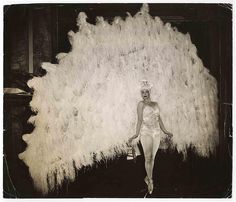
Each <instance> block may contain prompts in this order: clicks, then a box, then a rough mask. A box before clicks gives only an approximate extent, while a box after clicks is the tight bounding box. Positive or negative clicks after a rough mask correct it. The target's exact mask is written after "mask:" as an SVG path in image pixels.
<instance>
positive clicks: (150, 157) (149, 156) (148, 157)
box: [145, 155, 153, 163]
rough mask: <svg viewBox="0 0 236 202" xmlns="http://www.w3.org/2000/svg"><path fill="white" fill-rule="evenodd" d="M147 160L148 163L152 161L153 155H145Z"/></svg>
mask: <svg viewBox="0 0 236 202" xmlns="http://www.w3.org/2000/svg"><path fill="white" fill-rule="evenodd" d="M145 162H146V163H152V162H153V157H152V155H148V156H145Z"/></svg>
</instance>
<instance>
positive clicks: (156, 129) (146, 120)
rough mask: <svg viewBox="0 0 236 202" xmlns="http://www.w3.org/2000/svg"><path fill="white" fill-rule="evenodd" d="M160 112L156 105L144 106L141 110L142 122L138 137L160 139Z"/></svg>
mask: <svg viewBox="0 0 236 202" xmlns="http://www.w3.org/2000/svg"><path fill="white" fill-rule="evenodd" d="M159 115H160V110H159V107H158V105H154V106H149V105H146V106H144V109H143V121H142V125H141V129H140V135H141V136H146V135H150V136H152V137H153V138H154V137H157V136H158V137H159V138H160V125H159Z"/></svg>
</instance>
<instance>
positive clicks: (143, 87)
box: [141, 80, 153, 91]
mask: <svg viewBox="0 0 236 202" xmlns="http://www.w3.org/2000/svg"><path fill="white" fill-rule="evenodd" d="M152 87H153V85H152V84H151V83H150V82H149V81H148V80H142V81H141V90H149V91H150V90H151V89H152Z"/></svg>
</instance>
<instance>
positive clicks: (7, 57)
mask: <svg viewBox="0 0 236 202" xmlns="http://www.w3.org/2000/svg"><path fill="white" fill-rule="evenodd" d="M141 6H142V5H141V4H34V5H33V4H31V5H6V6H4V87H17V88H20V89H23V90H25V91H27V92H31V93H32V90H31V89H29V88H28V86H27V85H26V82H27V80H28V79H29V78H32V76H42V75H44V74H45V72H44V70H42V69H41V67H40V64H41V62H45V61H49V62H56V60H55V56H56V54H57V53H59V52H68V51H70V48H71V47H70V44H69V41H68V39H67V33H68V31H69V30H73V31H74V32H76V31H77V29H78V27H76V18H77V15H78V13H79V12H81V11H83V12H86V14H87V16H88V22H90V23H95V18H96V16H104V18H105V19H106V20H108V21H109V22H111V21H112V19H113V18H114V17H115V16H121V17H123V18H125V16H126V12H129V13H130V14H131V15H134V14H135V13H137V12H138V11H139V9H140V7H141ZM149 8H150V14H151V15H152V16H159V17H160V18H161V19H162V20H163V21H164V22H170V23H171V25H172V26H175V27H177V28H178V30H179V31H181V32H183V33H187V32H188V33H189V34H190V36H191V40H192V42H193V44H195V45H196V47H197V50H198V55H199V57H200V58H201V59H202V61H203V64H204V65H205V67H207V68H208V69H209V70H210V73H211V74H212V75H213V76H214V77H215V78H216V79H217V82H218V97H219V146H218V148H217V153H216V154H215V155H212V156H211V157H210V158H209V159H204V158H199V157H198V156H196V155H195V153H194V152H193V151H192V150H191V149H190V150H189V156H188V159H187V161H182V156H181V155H179V154H178V153H177V152H176V151H167V152H165V151H162V150H159V151H158V153H157V156H156V161H155V169H154V170H155V172H154V180H155V181H157V186H156V188H155V189H154V192H153V194H152V196H148V197H169V198H170V197H176V198H178V197H230V196H231V184H232V5H229V4H149ZM31 98H32V94H31V95H10V94H5V95H4V133H3V135H4V151H3V152H4V168H3V169H4V173H3V174H4V197H144V195H145V193H146V190H145V184H144V182H143V178H144V177H145V170H144V159H143V157H142V156H141V157H139V158H138V159H137V161H136V163H135V162H133V161H127V160H126V158H125V156H122V155H121V156H119V157H117V158H116V159H114V160H110V161H107V162H101V163H98V164H96V165H94V166H93V167H89V168H88V167H85V168H83V169H81V170H80V171H78V173H77V179H76V180H75V182H65V183H64V185H63V186H62V188H60V189H58V190H56V191H52V192H50V193H49V194H48V195H47V196H42V195H41V194H40V193H38V192H37V191H36V190H35V189H34V187H33V183H32V179H31V178H30V176H29V173H28V168H27V167H26V166H25V165H24V163H23V162H22V161H20V160H19V159H18V158H17V155H18V154H19V153H21V152H22V151H24V150H25V147H26V144H25V143H24V142H23V141H22V139H21V137H22V134H25V133H30V132H31V131H32V130H33V126H32V125H29V124H27V119H28V118H29V117H30V116H31V115H32V113H33V112H31V110H30V108H29V102H30V100H31ZM193 130H194V128H193Z"/></svg>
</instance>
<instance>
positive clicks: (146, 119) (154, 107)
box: [129, 81, 173, 194]
mask: <svg viewBox="0 0 236 202" xmlns="http://www.w3.org/2000/svg"><path fill="white" fill-rule="evenodd" d="M151 87H152V86H151V85H150V84H149V83H148V81H143V82H142V87H141V96H142V98H143V100H142V101H140V102H139V103H138V107H137V112H138V122H137V127H136V134H135V135H134V136H133V137H131V138H130V139H129V144H132V141H133V140H134V139H135V138H137V137H138V136H139V135H140V141H141V144H142V147H143V152H144V157H145V169H146V173H147V176H146V177H145V179H144V181H145V183H146V184H147V186H148V192H149V194H151V193H152V191H153V180H152V173H153V167H154V160H155V155H156V152H157V150H158V147H159V144H160V132H161V131H160V130H162V131H163V132H164V133H165V134H166V135H168V137H169V138H171V137H172V136H173V135H172V134H171V133H170V132H168V131H167V130H166V129H165V126H164V124H163V122H162V119H161V116H160V110H159V107H158V104H157V102H153V101H151V97H150V93H151Z"/></svg>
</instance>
